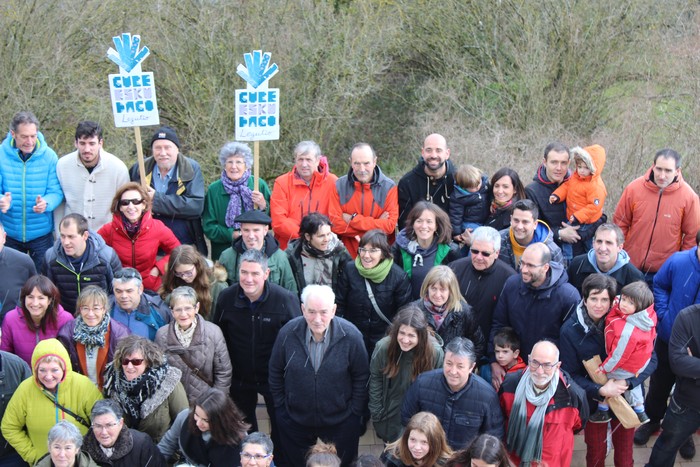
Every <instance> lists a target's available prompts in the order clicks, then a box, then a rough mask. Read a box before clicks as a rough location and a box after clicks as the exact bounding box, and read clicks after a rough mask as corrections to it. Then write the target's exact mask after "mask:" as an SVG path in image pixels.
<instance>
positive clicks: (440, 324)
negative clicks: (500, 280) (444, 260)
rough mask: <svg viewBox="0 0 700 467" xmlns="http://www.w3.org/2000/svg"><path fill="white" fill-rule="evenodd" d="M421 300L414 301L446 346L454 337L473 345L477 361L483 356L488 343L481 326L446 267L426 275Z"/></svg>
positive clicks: (450, 270)
mask: <svg viewBox="0 0 700 467" xmlns="http://www.w3.org/2000/svg"><path fill="white" fill-rule="evenodd" d="M420 297H421V298H419V299H418V300H416V301H415V302H413V304H414V305H416V306H418V307H419V308H420V309H421V310H423V312H424V313H425V319H426V320H427V321H428V325H429V326H430V327H431V328H433V330H435V332H436V333H437V334H438V335H439V336H440V337H441V338H442V341H443V346H445V345H447V344H449V343H450V341H451V340H452V339H454V338H455V337H466V338H467V339H469V340H471V341H472V342H473V343H474V348H475V349H476V356H477V360H476V361H479V358H481V356H482V355H484V351H485V348H486V343H485V340H484V335H483V333H482V332H481V328H480V327H479V323H478V321H477V319H476V316H475V315H474V312H473V311H472V307H470V306H469V305H468V304H467V302H466V301H465V300H464V298H463V297H462V294H461V293H460V291H459V284H458V282H457V276H455V273H454V272H453V271H452V269H450V268H448V267H447V266H435V267H434V268H433V269H431V270H430V272H429V273H428V274H427V275H426V276H425V280H423V285H422V286H421V289H420Z"/></svg>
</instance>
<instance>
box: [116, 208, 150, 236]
mask: <svg viewBox="0 0 700 467" xmlns="http://www.w3.org/2000/svg"><path fill="white" fill-rule="evenodd" d="M144 212H145V211H144ZM119 215H120V216H122V224H123V225H124V230H125V231H126V234H127V235H128V236H129V238H134V237H135V236H136V235H137V234H138V233H139V229H140V228H141V219H143V216H141V219H139V220H138V221H137V222H133V223H132V222H131V221H130V220H129V219H127V218H126V216H125V215H124V214H122V213H119Z"/></svg>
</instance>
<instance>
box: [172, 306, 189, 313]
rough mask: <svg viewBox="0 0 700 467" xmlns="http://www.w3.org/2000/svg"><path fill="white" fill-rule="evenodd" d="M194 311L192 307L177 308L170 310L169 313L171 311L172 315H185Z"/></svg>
mask: <svg viewBox="0 0 700 467" xmlns="http://www.w3.org/2000/svg"><path fill="white" fill-rule="evenodd" d="M194 309H195V307H193V306H183V307H178V308H171V309H170V311H172V313H173V314H174V315H184V314H186V313H192V312H193V311H194Z"/></svg>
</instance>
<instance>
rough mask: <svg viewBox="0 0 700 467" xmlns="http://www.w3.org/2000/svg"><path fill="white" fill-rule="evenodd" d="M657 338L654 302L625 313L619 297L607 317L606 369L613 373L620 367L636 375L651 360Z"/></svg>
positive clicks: (604, 366)
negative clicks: (630, 312) (629, 313)
mask: <svg viewBox="0 0 700 467" xmlns="http://www.w3.org/2000/svg"><path fill="white" fill-rule="evenodd" d="M655 339H656V312H655V311H654V304H651V305H649V307H648V308H646V309H644V310H639V311H637V312H636V313H632V314H631V315H625V314H624V313H622V310H620V296H618V297H616V298H615V302H614V303H613V306H612V308H611V309H610V313H608V316H607V317H606V318H605V351H606V352H607V353H608V358H606V359H605V361H604V362H603V365H602V367H603V370H604V371H605V372H606V373H610V372H611V371H614V370H617V369H620V370H624V371H628V372H630V373H633V374H635V375H636V374H637V373H639V372H640V371H642V370H643V369H644V368H645V367H646V366H647V364H648V363H649V360H650V359H651V353H652V352H653V351H654V340H655Z"/></svg>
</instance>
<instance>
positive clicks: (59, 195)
mask: <svg viewBox="0 0 700 467" xmlns="http://www.w3.org/2000/svg"><path fill="white" fill-rule="evenodd" d="M57 162H58V157H57V156H56V153H55V152H54V150H53V149H51V148H50V147H49V145H48V144H46V141H45V140H44V135H42V134H41V132H39V133H38V134H37V142H36V147H35V148H34V153H33V154H32V155H31V156H30V157H29V159H27V161H26V162H24V161H23V160H22V158H21V157H20V156H19V150H18V149H17V147H16V146H15V140H14V138H12V134H11V133H8V134H7V137H6V138H5V140H4V141H3V142H2V146H1V147H0V196H1V195H4V194H5V193H7V192H8V191H9V192H10V193H12V204H11V205H10V209H9V210H8V211H7V212H6V213H5V214H2V213H0V221H2V224H3V225H4V226H5V232H7V235H8V236H9V237H11V238H12V239H14V240H17V241H19V242H29V241H31V240H35V239H37V238H39V237H42V236H44V235H46V234H48V233H50V232H52V231H53V210H54V209H56V207H57V206H58V205H59V204H61V202H62V201H63V191H62V190H61V185H60V184H59V183H58V177H57V176H56V163H57ZM37 196H41V197H42V198H43V199H44V200H45V201H46V210H45V211H44V212H42V213H41V214H37V213H35V212H34V209H33V208H34V205H35V204H36V197H37Z"/></svg>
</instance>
